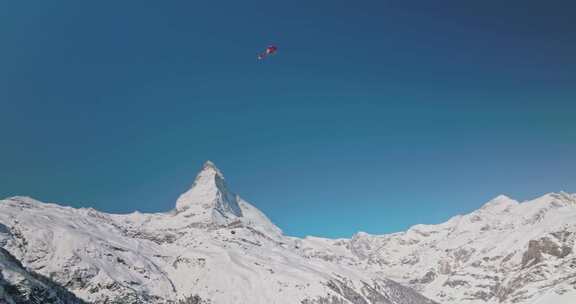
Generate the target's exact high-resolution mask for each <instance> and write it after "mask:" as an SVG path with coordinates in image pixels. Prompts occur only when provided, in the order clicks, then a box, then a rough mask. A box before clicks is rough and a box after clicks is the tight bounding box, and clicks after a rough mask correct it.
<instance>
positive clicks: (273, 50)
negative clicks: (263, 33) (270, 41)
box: [258, 45, 278, 60]
mask: <svg viewBox="0 0 576 304" xmlns="http://www.w3.org/2000/svg"><path fill="white" fill-rule="evenodd" d="M276 51H278V47H277V46H275V45H269V46H268V47H267V48H266V49H265V50H264V52H262V53H260V54H258V60H262V59H264V58H266V57H268V56H270V55H274V54H275V53H276Z"/></svg>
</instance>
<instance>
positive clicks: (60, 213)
mask: <svg viewBox="0 0 576 304" xmlns="http://www.w3.org/2000/svg"><path fill="white" fill-rule="evenodd" d="M333 243H334V241H332V240H323V239H312V238H308V239H304V240H302V239H297V238H292V237H287V236H284V235H283V234H282V231H281V230H280V229H279V228H278V227H276V226H275V225H274V224H273V223H271V222H270V221H269V220H268V218H267V217H266V216H265V215H264V214H263V213H262V212H260V211H259V210H258V209H256V208H255V207H254V206H252V205H251V204H249V203H248V202H246V201H244V200H243V199H241V198H240V197H238V196H237V195H235V194H233V193H232V192H230V191H229V190H228V187H227V186H226V183H225V182H224V177H223V175H222V173H221V172H220V171H219V170H218V169H217V168H216V167H215V166H214V164H212V163H210V162H208V163H206V164H205V165H204V167H203V169H202V171H201V172H200V173H199V174H198V176H197V178H196V180H195V182H194V184H193V186H192V188H191V189H190V190H188V191H187V192H185V193H184V194H182V196H180V198H179V199H178V201H177V203H176V208H175V209H174V210H172V211H170V212H167V213H157V214H142V213H138V212H135V213H131V214H124V215H118V214H106V213H102V212H98V211H96V210H94V209H74V208H70V207H63V206H59V205H56V204H46V203H42V202H39V201H36V200H34V199H31V198H27V197H13V198H9V199H6V200H3V201H0V247H3V248H5V249H6V250H7V251H9V252H10V253H11V254H12V255H13V256H15V257H16V258H17V259H18V260H20V261H21V262H22V264H23V265H24V266H25V267H26V268H28V269H29V270H30V271H34V272H37V273H40V274H42V275H44V276H46V277H49V278H51V279H52V280H54V281H56V282H58V283H59V284H61V285H62V286H65V287H66V288H68V290H70V291H71V292H73V293H74V294H76V295H77V296H78V297H80V298H82V299H84V300H86V301H89V302H91V303H212V304H260V303H261V304H284V303H286V304H288V303H290V304H294V303H304V304H344V303H348V304H377V303H378V304H428V303H430V304H431V303H435V302H433V301H431V300H428V299H427V298H425V297H423V296H421V295H420V294H419V293H417V292H415V291H413V290H412V289H410V288H407V287H404V286H402V285H400V284H398V283H396V282H394V281H391V280H389V279H387V277H386V276H385V275H382V274H381V273H378V272H377V271H372V270H366V269H364V268H363V267H362V266H363V263H362V261H361V259H359V258H358V257H356V256H354V255H353V254H351V253H350V252H349V251H347V250H346V248H341V246H340V247H338V245H334V244H333ZM310 246H316V247H318V248H323V247H331V248H332V247H334V248H336V247H337V248H338V250H341V253H342V255H343V256H342V257H338V258H336V259H332V258H328V257H327V256H322V255H313V254H310V252H311V251H314V249H311V247H310ZM375 270H378V269H376V268H375Z"/></svg>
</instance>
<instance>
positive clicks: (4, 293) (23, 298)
mask: <svg viewBox="0 0 576 304" xmlns="http://www.w3.org/2000/svg"><path fill="white" fill-rule="evenodd" d="M0 303H2V304H4V303H6V304H27V303H32V304H37V303H38V304H39V303H42V304H82V303H84V301H82V300H80V299H78V298H77V297H76V296H75V295H74V294H72V293H71V292H69V291H67V290H66V289H65V288H63V287H62V286H59V285H58V284H56V283H54V282H53V281H52V280H50V279H48V278H46V277H43V276H42V275H39V274H37V273H33V272H30V271H28V270H26V269H25V268H24V267H23V266H22V264H20V262H19V261H18V260H16V258H14V257H13V256H12V255H11V254H10V253H9V252H8V251H6V250H5V249H3V248H0Z"/></svg>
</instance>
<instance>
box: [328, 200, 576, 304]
mask: <svg viewBox="0 0 576 304" xmlns="http://www.w3.org/2000/svg"><path fill="white" fill-rule="evenodd" d="M336 243H338V242H336ZM342 246H344V247H346V248H347V249H348V250H349V251H350V252H351V253H352V254H353V255H354V256H356V257H358V258H359V259H361V260H362V261H363V263H364V264H365V267H366V268H367V269H372V270H373V269H375V268H376V269H378V271H381V273H382V274H383V275H385V276H387V277H390V278H392V279H394V280H396V281H398V282H400V283H403V284H406V285H408V286H411V287H413V288H414V289H416V290H418V291H420V292H421V293H422V294H424V295H426V296H428V297H429V298H432V299H434V300H437V301H439V302H442V303H470V304H480V303H482V304H483V303H531V304H547V303H554V304H556V303H564V302H565V303H568V302H569V303H576V195H574V194H567V193H550V194H547V195H544V196H542V197H540V198H537V199H535V200H532V201H527V202H523V203H519V202H517V201H515V200H513V199H511V198H508V197H506V196H502V195H501V196H498V197H496V198H495V199H493V200H491V201H490V202H488V203H486V204H485V205H484V206H483V207H482V208H480V209H479V210H476V211H474V212H472V213H470V214H466V215H463V216H456V217H453V218H452V219H450V220H449V221H447V222H445V223H442V224H439V225H416V226H413V227H411V228H410V229H409V230H408V231H406V232H401V233H396V234H390V235H368V234H365V233H359V234H357V235H355V236H354V237H353V238H352V239H351V240H347V241H345V242H344V244H343V245H342Z"/></svg>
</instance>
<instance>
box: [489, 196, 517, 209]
mask: <svg viewBox="0 0 576 304" xmlns="http://www.w3.org/2000/svg"><path fill="white" fill-rule="evenodd" d="M518 204H519V203H518V201H516V200H514V199H512V198H510V197H509V196H507V195H504V194H500V195H498V196H496V197H495V198H493V199H491V200H490V201H489V202H487V203H486V204H484V206H482V209H483V210H490V211H503V210H505V209H506V208H508V207H510V206H514V205H518Z"/></svg>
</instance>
